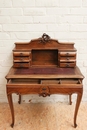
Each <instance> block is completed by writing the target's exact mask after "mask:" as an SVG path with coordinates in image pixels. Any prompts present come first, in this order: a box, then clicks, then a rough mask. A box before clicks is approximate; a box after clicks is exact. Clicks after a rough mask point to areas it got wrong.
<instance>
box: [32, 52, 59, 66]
mask: <svg viewBox="0 0 87 130" xmlns="http://www.w3.org/2000/svg"><path fill="white" fill-rule="evenodd" d="M33 65H39V66H57V65H58V50H32V66H33Z"/></svg>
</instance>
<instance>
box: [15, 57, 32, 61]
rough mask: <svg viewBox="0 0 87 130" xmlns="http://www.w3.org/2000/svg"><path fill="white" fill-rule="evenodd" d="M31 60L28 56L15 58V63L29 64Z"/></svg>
mask: <svg viewBox="0 0 87 130" xmlns="http://www.w3.org/2000/svg"><path fill="white" fill-rule="evenodd" d="M29 61H30V59H29V57H28V56H25V57H17V56H16V57H14V62H29Z"/></svg>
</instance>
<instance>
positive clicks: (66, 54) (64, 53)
mask: <svg viewBox="0 0 87 130" xmlns="http://www.w3.org/2000/svg"><path fill="white" fill-rule="evenodd" d="M59 56H76V52H59Z"/></svg>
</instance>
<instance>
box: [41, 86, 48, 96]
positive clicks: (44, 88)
mask: <svg viewBox="0 0 87 130" xmlns="http://www.w3.org/2000/svg"><path fill="white" fill-rule="evenodd" d="M39 96H42V97H46V96H50V89H49V87H48V86H42V87H41V88H40V92H39Z"/></svg>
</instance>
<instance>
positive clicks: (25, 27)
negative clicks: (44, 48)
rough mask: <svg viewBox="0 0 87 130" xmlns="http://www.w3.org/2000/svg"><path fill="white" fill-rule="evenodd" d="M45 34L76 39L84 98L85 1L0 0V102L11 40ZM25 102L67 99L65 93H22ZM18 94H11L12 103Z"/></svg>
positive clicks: (86, 70)
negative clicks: (39, 94) (25, 94)
mask: <svg viewBox="0 0 87 130" xmlns="http://www.w3.org/2000/svg"><path fill="white" fill-rule="evenodd" d="M43 33H47V34H48V35H49V36H51V37H52V38H55V39H58V40H59V41H65V42H66V41H68V42H75V47H76V49H77V65H78V66H79V67H80V69H81V72H82V73H83V75H84V76H85V79H84V82H83V84H84V93H83V101H87V0H0V102H7V97H6V80H5V75H6V74H7V72H8V71H9V68H10V67H11V66H12V60H13V59H12V58H13V57H12V49H13V48H14V42H18V41H21V42H23V41H30V40H31V39H32V38H38V37H41V36H42V34H43ZM25 99H26V102H28V101H29V100H30V99H32V102H46V101H51V102H52V101H54V102H57V101H59V100H60V101H68V97H67V96H58V95H53V96H51V97H50V98H49V97H47V98H42V97H38V96H37V95H29V96H23V97H22V100H23V101H25ZM16 101H17V96H15V95H14V102H16Z"/></svg>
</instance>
